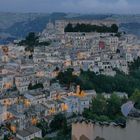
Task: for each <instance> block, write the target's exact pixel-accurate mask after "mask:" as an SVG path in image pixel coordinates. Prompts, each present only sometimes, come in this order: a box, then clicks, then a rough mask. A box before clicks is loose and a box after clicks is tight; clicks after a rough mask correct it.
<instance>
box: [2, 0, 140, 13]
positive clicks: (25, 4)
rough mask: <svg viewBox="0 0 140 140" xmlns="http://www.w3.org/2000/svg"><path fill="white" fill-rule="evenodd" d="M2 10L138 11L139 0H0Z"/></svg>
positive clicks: (139, 11) (49, 11) (139, 8)
mask: <svg viewBox="0 0 140 140" xmlns="http://www.w3.org/2000/svg"><path fill="white" fill-rule="evenodd" d="M0 11H3V12H45V13H51V12H75V13H124V14H127V13H133V14H134V13H140V0H0Z"/></svg>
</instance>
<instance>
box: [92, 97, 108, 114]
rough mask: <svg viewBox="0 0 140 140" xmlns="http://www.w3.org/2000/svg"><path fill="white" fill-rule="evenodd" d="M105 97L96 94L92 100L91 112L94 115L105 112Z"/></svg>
mask: <svg viewBox="0 0 140 140" xmlns="http://www.w3.org/2000/svg"><path fill="white" fill-rule="evenodd" d="M106 106H107V102H106V99H105V98H104V97H103V96H102V95H97V97H96V98H94V99H93V101H92V112H93V113H94V114H96V115H104V114H106Z"/></svg>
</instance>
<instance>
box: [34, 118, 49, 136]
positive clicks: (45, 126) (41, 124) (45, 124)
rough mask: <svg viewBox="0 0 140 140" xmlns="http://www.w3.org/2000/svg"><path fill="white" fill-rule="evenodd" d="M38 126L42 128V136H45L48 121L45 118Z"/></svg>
mask: <svg viewBox="0 0 140 140" xmlns="http://www.w3.org/2000/svg"><path fill="white" fill-rule="evenodd" d="M36 126H37V127H38V128H40V129H41V130H42V136H43V137H44V136H45V135H46V134H47V130H48V128H49V127H48V123H47V122H46V121H45V120H44V119H43V120H41V121H40V122H39V123H37V125H36Z"/></svg>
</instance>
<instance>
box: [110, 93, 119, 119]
mask: <svg viewBox="0 0 140 140" xmlns="http://www.w3.org/2000/svg"><path fill="white" fill-rule="evenodd" d="M107 114H108V115H109V116H111V117H114V116H116V115H120V114H121V99H120V98H119V97H118V96H117V95H115V94H112V95H111V97H110V98H109V99H108V101H107Z"/></svg>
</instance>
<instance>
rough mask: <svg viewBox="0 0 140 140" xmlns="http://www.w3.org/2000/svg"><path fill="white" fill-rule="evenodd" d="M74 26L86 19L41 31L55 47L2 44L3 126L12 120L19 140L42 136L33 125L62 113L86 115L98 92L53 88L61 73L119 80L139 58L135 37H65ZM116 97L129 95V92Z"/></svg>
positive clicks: (0, 115)
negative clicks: (68, 27)
mask: <svg viewBox="0 0 140 140" xmlns="http://www.w3.org/2000/svg"><path fill="white" fill-rule="evenodd" d="M69 22H71V23H73V24H75V23H77V22H79V23H82V22H85V21H56V24H53V23H51V22H49V23H48V24H47V27H46V28H45V29H44V30H43V32H42V33H39V36H40V37H39V41H40V42H44V41H50V42H51V44H50V45H49V46H41V47H40V46H34V51H33V52H29V51H25V47H26V46H18V45H17V44H8V45H6V46H3V45H2V46H0V124H5V123H7V122H9V123H10V124H11V128H10V129H11V130H12V131H13V132H16V136H17V139H21V140H30V139H32V138H34V137H41V130H40V129H38V128H36V127H35V126H34V125H36V124H37V122H38V121H39V120H41V119H42V118H43V119H46V120H47V121H50V120H51V116H53V115H54V114H57V113H60V112H63V113H65V114H66V115H68V116H70V115H72V114H73V113H76V114H81V113H82V112H83V110H84V108H89V106H90V102H91V100H92V98H95V97H96V92H95V91H94V90H90V91H80V87H79V86H77V87H76V88H75V89H70V90H67V89H65V88H64V87H61V86H60V85H59V83H53V84H51V82H50V81H51V80H52V79H53V78H55V77H56V76H57V75H58V73H59V72H60V71H65V70H66V69H68V68H73V69H74V72H73V74H75V75H79V74H80V69H83V70H84V71H87V70H88V69H89V70H90V71H93V72H95V73H96V74H105V75H111V76H114V75H115V74H116V72H115V70H114V69H115V68H117V69H119V70H120V71H123V72H124V73H126V74H128V73H129V69H128V63H130V62H132V61H134V59H136V58H137V57H139V56H140V44H139V42H138V40H137V37H136V36H134V35H128V34H122V35H121V37H117V36H116V35H115V34H114V33H80V32H71V33H64V28H65V26H66V24H68V23H69ZM86 23H89V21H86ZM95 23H96V24H99V25H100V24H101V23H102V24H104V25H107V26H110V25H111V24H113V23H114V21H103V22H101V21H96V22H95V21H92V22H90V24H95ZM31 56H32V57H31ZM39 85H41V86H39ZM116 94H117V95H118V96H120V97H124V96H125V97H127V94H126V93H116ZM103 95H104V96H105V97H106V98H109V97H110V95H108V94H105V93H104V94H103ZM27 128H28V129H27Z"/></svg>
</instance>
